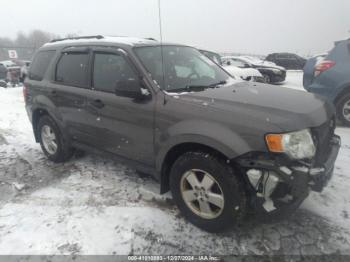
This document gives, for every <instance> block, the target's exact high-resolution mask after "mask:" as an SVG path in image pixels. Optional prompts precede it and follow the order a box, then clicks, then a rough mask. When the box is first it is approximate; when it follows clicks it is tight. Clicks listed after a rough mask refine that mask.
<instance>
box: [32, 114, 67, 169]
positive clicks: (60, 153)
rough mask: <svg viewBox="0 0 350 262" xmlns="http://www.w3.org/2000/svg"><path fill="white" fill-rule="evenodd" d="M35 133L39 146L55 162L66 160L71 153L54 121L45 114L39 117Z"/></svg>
mask: <svg viewBox="0 0 350 262" xmlns="http://www.w3.org/2000/svg"><path fill="white" fill-rule="evenodd" d="M37 132H38V133H37V134H38V137H39V141H40V145H41V148H42V150H43V152H44V154H45V155H46V157H47V158H48V159H50V160H51V161H53V162H55V163H61V162H65V161H67V160H68V159H69V158H70V157H71V156H72V154H73V149H72V148H71V147H70V146H69V144H68V143H67V141H65V139H64V138H63V136H62V133H61V131H60V129H59V127H58V126H57V124H56V123H55V121H54V120H53V119H52V118H51V117H49V116H47V115H45V116H42V117H41V118H40V119H39V123H38V127H37Z"/></svg>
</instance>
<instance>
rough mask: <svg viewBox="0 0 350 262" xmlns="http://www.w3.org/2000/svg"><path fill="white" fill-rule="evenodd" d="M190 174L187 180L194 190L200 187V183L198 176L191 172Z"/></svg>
mask: <svg viewBox="0 0 350 262" xmlns="http://www.w3.org/2000/svg"><path fill="white" fill-rule="evenodd" d="M189 172H190V174H189V175H188V176H187V178H186V180H187V182H188V183H190V185H191V186H192V188H195V187H199V186H200V183H199V181H198V178H197V175H196V174H195V173H194V172H193V171H189Z"/></svg>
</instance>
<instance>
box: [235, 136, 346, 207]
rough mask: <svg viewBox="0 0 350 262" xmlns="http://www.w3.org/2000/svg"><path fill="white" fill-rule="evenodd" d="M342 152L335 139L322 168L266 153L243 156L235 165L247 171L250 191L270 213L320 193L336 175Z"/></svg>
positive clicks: (332, 139) (331, 141)
mask: <svg viewBox="0 0 350 262" xmlns="http://www.w3.org/2000/svg"><path fill="white" fill-rule="evenodd" d="M339 148H340V137H339V136H337V135H333V136H332V138H331V140H330V147H329V152H327V159H326V161H325V162H324V163H323V164H321V165H312V164H309V163H304V162H302V161H291V160H286V158H283V159H279V158H274V157H273V156H271V155H269V154H264V153H261V154H259V153H256V154H253V155H247V156H243V157H240V158H239V159H237V160H236V162H237V163H238V164H239V165H240V166H241V167H242V168H243V170H245V172H246V174H247V176H246V177H247V182H248V184H250V186H249V188H250V190H251V191H252V192H253V193H255V196H256V197H257V198H258V199H259V198H260V199H261V200H262V201H260V202H262V203H263V204H267V206H269V207H268V208H267V207H265V209H266V210H267V211H268V212H270V211H272V210H275V209H278V208H279V207H282V206H285V205H288V204H293V203H301V202H302V201H303V200H304V199H305V198H306V197H307V196H308V194H309V191H310V190H313V191H317V192H321V191H322V190H323V188H324V187H325V186H326V185H327V184H328V182H329V180H330V179H331V177H332V175H333V170H334V163H335V160H336V158H337V156H338V152H339ZM253 195H254V194H253Z"/></svg>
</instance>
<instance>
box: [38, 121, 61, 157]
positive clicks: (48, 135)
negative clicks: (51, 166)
mask: <svg viewBox="0 0 350 262" xmlns="http://www.w3.org/2000/svg"><path fill="white" fill-rule="evenodd" d="M41 140H42V142H43V145H44V148H45V150H46V151H47V152H48V153H49V154H50V155H54V154H56V152H57V148H58V146H57V141H56V135H55V133H54V131H53V130H52V128H51V127H50V126H48V125H44V126H43V127H42V128H41Z"/></svg>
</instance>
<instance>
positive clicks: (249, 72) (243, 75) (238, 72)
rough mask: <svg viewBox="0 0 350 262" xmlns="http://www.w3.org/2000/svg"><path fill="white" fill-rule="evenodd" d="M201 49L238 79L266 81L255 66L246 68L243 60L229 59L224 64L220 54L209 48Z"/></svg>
mask: <svg viewBox="0 0 350 262" xmlns="http://www.w3.org/2000/svg"><path fill="white" fill-rule="evenodd" d="M199 51H200V52H201V53H202V54H203V55H205V56H207V57H208V58H209V59H211V60H213V61H214V62H215V63H217V64H219V65H221V66H222V67H223V68H224V69H225V70H226V71H227V72H229V73H230V74H231V75H232V76H234V77H235V78H237V79H243V80H246V81H254V82H264V77H263V76H262V74H261V73H260V72H259V71H258V70H256V69H254V68H245V67H244V64H243V63H242V62H239V61H236V62H234V61H232V62H231V61H229V63H226V64H224V63H223V62H222V59H221V56H220V55H219V54H217V53H214V52H212V51H207V50H199Z"/></svg>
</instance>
